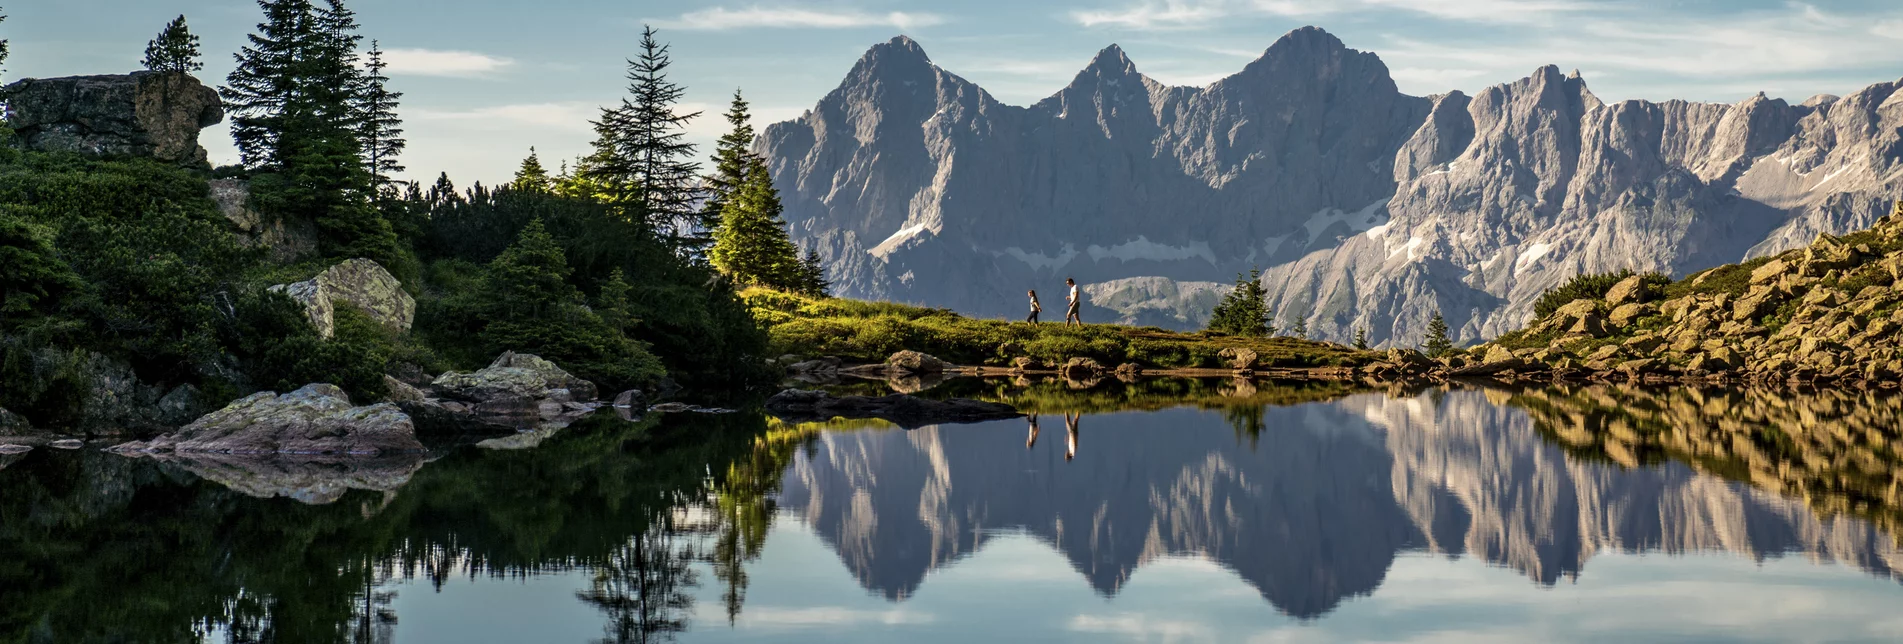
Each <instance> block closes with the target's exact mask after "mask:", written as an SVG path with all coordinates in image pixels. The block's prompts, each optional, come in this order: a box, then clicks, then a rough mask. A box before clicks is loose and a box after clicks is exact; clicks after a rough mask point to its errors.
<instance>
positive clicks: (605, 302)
mask: <svg viewBox="0 0 1903 644" xmlns="http://www.w3.org/2000/svg"><path fill="white" fill-rule="evenodd" d="M633 291H634V287H633V286H632V285H630V284H628V277H627V275H626V274H624V273H622V272H621V269H620V268H619V267H617V268H615V269H614V271H613V272H610V273H609V274H608V280H607V281H605V282H602V283H601V294H600V296H598V297H596V298H595V313H597V314H599V315H600V316H601V321H602V322H606V323H607V324H608V326H609V327H610V328H613V329H614V330H615V331H617V332H622V333H625V332H627V331H628V330H629V329H632V328H634V325H635V323H636V322H637V320H636V319H635V317H634V313H633V312H632V311H631V307H630V306H629V304H630V300H629V298H628V294H629V293H631V292H633Z"/></svg>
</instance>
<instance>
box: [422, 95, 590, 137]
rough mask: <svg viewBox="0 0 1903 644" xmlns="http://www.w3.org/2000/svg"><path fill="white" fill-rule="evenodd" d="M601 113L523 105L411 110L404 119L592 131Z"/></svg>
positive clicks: (583, 107) (584, 106)
mask: <svg viewBox="0 0 1903 644" xmlns="http://www.w3.org/2000/svg"><path fill="white" fill-rule="evenodd" d="M600 113H601V110H600V108H599V107H597V106H595V105H594V104H592V103H581V102H569V103H523V104H516V105H491V106H487V107H475V108H469V109H460V110H440V109H430V108H410V109H406V110H404V112H403V116H404V117H405V118H408V119H410V120H412V121H422V122H436V123H444V124H453V125H458V126H461V127H464V128H468V129H476V130H513V129H515V128H520V127H524V126H527V127H536V128H546V129H557V130H572V131H578V132H587V131H591V129H592V128H593V126H591V125H590V124H589V121H590V120H591V119H594V118H597V117H598V116H600Z"/></svg>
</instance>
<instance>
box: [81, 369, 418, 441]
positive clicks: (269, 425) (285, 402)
mask: <svg viewBox="0 0 1903 644" xmlns="http://www.w3.org/2000/svg"><path fill="white" fill-rule="evenodd" d="M111 451H118V452H175V453H213V454H239V455H254V456H261V455H271V454H301V455H348V456H378V455H385V454H400V453H405V452H420V451H423V444H422V443H419V442H417V440H416V429H415V426H414V425H413V424H412V423H411V421H410V417H409V416H408V415H405V414H404V413H403V412H402V411H401V410H399V409H398V408H397V407H396V406H395V405H392V404H389V403H381V404H376V405H370V406H365V407H358V406H354V405H352V404H351V403H350V397H349V396H348V395H346V394H344V391H343V390H342V389H339V388H337V386H335V385H329V384H313V385H307V386H305V387H304V388H302V389H298V390H297V391H293V392H290V393H287V394H283V395H279V394H277V393H276V392H270V391H265V392H259V393H256V394H252V395H250V396H247V397H245V398H242V399H240V400H238V401H237V402H234V403H231V404H230V405H228V406H226V407H225V408H224V409H220V410H218V411H215V412H212V413H210V414H206V415H205V416H203V417H201V418H199V419H198V420H195V421H192V423H191V424H189V425H186V426H185V427H182V428H180V429H179V430H178V432H176V433H173V434H168V435H165V436H160V437H158V438H155V439H152V440H151V441H149V442H139V441H134V442H130V443H125V444H122V445H118V446H116V447H113V448H112V450H111Z"/></svg>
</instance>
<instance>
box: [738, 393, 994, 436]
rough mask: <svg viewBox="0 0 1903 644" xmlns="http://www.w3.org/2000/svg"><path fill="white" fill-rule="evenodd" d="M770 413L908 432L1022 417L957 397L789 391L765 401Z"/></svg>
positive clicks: (795, 419) (799, 419)
mask: <svg viewBox="0 0 1903 644" xmlns="http://www.w3.org/2000/svg"><path fill="white" fill-rule="evenodd" d="M766 410H767V412H768V413H771V414H773V415H774V416H777V417H779V418H780V419H782V420H786V421H788V422H820V421H826V420H831V419H833V418H878V419H882V420H886V421H890V422H892V423H893V424H896V425H898V426H900V427H904V428H907V429H911V428H915V427H924V426H926V425H938V424H943V423H976V422H983V421H987V420H1000V419H1005V418H1017V417H1019V416H1022V415H1023V414H1019V413H1018V411H1017V410H1016V409H1014V408H1012V407H1011V406H1010V405H1005V404H1002V403H992V402H983V401H978V400H966V399H963V398H954V399H951V400H927V399H924V398H919V397H916V396H909V395H904V394H900V395H893V396H881V397H878V398H869V397H866V396H839V397H834V396H832V395H830V394H827V393H826V392H823V391H807V390H803V389H788V390H786V391H782V392H780V393H777V394H774V395H773V397H771V398H768V399H767V401H766Z"/></svg>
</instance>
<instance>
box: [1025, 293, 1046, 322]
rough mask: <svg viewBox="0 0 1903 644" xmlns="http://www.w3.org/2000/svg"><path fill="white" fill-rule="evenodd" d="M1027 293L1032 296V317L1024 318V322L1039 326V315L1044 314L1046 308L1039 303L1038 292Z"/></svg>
mask: <svg viewBox="0 0 1903 644" xmlns="http://www.w3.org/2000/svg"><path fill="white" fill-rule="evenodd" d="M1025 293H1029V294H1030V295H1031V317H1028V318H1024V321H1025V322H1030V323H1031V324H1037V314H1039V313H1043V312H1044V306H1043V305H1041V304H1038V303H1037V291H1025Z"/></svg>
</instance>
